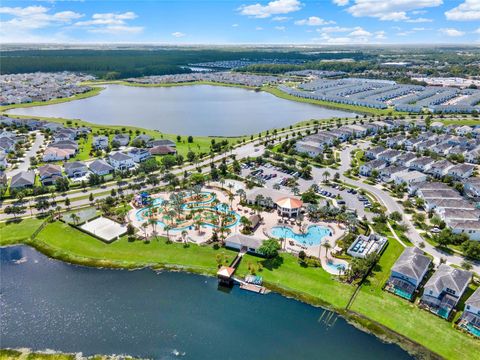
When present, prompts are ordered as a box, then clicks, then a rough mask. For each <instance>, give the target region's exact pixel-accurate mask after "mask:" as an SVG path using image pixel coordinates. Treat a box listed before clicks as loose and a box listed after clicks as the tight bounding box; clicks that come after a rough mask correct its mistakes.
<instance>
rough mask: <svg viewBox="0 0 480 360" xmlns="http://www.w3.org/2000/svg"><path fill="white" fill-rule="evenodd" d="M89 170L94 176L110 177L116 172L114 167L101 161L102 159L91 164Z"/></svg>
mask: <svg viewBox="0 0 480 360" xmlns="http://www.w3.org/2000/svg"><path fill="white" fill-rule="evenodd" d="M88 168H89V169H90V171H91V172H92V173H93V174H96V175H100V176H104V175H108V174H110V173H112V172H113V171H114V168H113V166H112V165H110V164H109V163H107V162H106V161H105V160H101V159H97V160H95V161H93V162H91V163H90V165H89V166H88Z"/></svg>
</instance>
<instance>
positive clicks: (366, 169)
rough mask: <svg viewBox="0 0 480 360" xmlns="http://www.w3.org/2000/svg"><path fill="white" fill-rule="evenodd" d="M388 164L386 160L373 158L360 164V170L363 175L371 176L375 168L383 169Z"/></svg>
mask: <svg viewBox="0 0 480 360" xmlns="http://www.w3.org/2000/svg"><path fill="white" fill-rule="evenodd" d="M386 166H387V162H386V161H385V160H380V159H377V160H372V161H369V162H367V163H365V164H363V165H362V166H360V169H359V172H360V174H361V175H363V176H370V175H372V171H373V170H381V169H383V168H385V167H386Z"/></svg>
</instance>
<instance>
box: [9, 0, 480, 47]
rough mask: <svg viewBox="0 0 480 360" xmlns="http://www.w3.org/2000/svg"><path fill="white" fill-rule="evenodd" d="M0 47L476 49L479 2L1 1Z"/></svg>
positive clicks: (400, 0)
mask: <svg viewBox="0 0 480 360" xmlns="http://www.w3.org/2000/svg"><path fill="white" fill-rule="evenodd" d="M0 21H1V26H0V40H1V41H2V42H4V43H5V42H59V43H61V42H75V43H82V42H87V43H98V42H129V43H131V42H138V43H167V44H415V43H427V44H432V43H453V44H479V45H480V0H316V1H308V0H272V1H268V0H267V1H264V0H257V1H236V0H217V1H209V0H197V1H188V0H176V1H175V0H170V1H166V0H141V1H124V0H116V1H112V0H106V1H104V0H97V1H93V0H84V1H81V0H80V1H38V0H37V1H9V0H2V1H1V6H0Z"/></svg>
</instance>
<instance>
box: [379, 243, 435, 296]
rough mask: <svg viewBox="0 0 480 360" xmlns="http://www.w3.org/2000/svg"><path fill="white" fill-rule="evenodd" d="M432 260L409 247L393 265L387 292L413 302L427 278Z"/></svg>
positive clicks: (420, 251)
mask: <svg viewBox="0 0 480 360" xmlns="http://www.w3.org/2000/svg"><path fill="white" fill-rule="evenodd" d="M431 262H432V260H431V259H430V258H429V257H427V256H425V255H424V254H423V251H422V250H420V249H418V248H416V247H407V248H406V249H405V250H404V251H403V253H402V255H400V257H399V258H398V259H397V261H396V262H395V264H393V267H392V271H391V273H390V278H389V279H388V281H387V283H386V285H385V290H387V291H389V292H391V293H393V294H395V295H398V296H400V297H403V298H404V299H407V300H412V299H413V295H414V293H415V291H416V290H417V289H418V287H419V285H420V283H421V282H422V280H423V279H424V278H425V275H426V274H427V272H428V269H429V268H430V264H431Z"/></svg>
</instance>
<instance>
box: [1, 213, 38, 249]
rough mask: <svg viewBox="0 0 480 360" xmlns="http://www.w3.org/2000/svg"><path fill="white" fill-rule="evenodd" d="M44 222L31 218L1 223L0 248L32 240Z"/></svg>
mask: <svg viewBox="0 0 480 360" xmlns="http://www.w3.org/2000/svg"><path fill="white" fill-rule="evenodd" d="M42 222H43V220H41V219H36V218H29V219H24V220H19V221H15V222H8V223H6V222H0V246H4V245H10V244H18V243H21V242H23V241H25V240H27V239H29V238H30V236H31V235H32V234H33V232H34V231H35V230H37V229H38V228H39V227H40V225H41V224H42Z"/></svg>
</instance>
